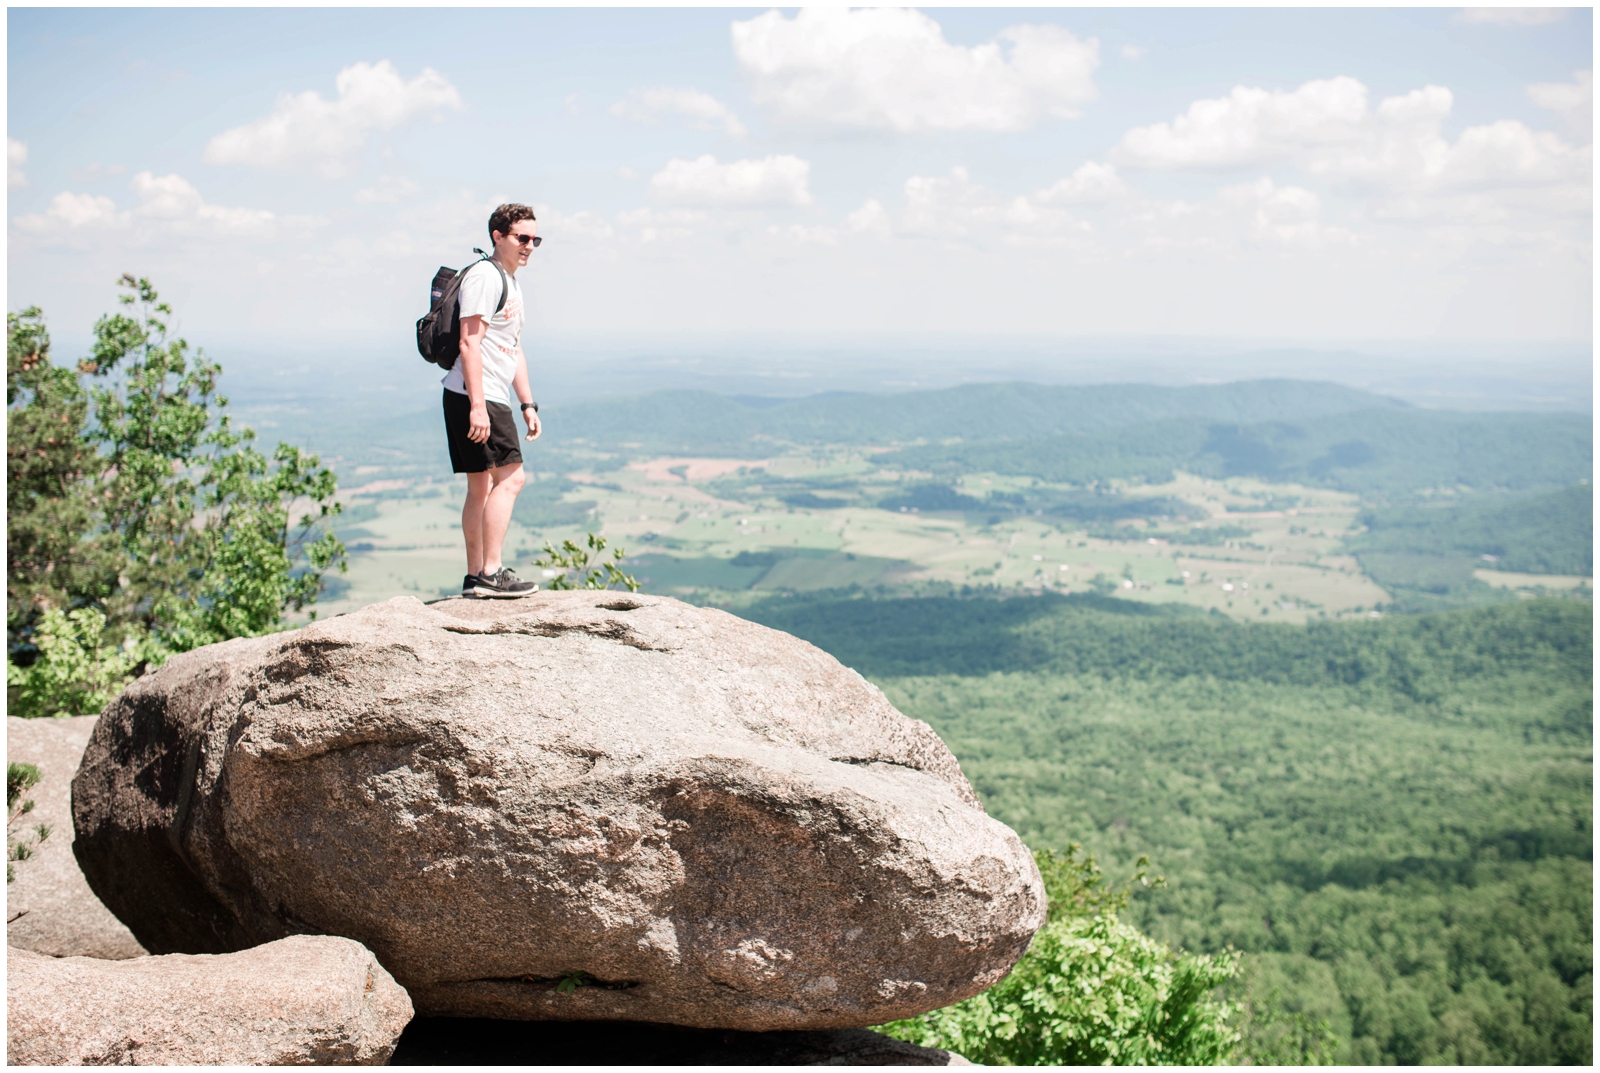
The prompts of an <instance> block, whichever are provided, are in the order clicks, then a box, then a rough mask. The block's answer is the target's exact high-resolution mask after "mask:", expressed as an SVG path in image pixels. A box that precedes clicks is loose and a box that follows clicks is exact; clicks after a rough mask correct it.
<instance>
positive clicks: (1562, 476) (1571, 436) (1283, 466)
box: [879, 407, 1594, 497]
mask: <svg viewBox="0 0 1600 1073" xmlns="http://www.w3.org/2000/svg"><path fill="white" fill-rule="evenodd" d="M879 461H880V462H882V463H883V464H884V465H898V466H904V467H906V468H908V469H917V470H926V471H929V472H932V473H934V474H936V475H940V476H946V477H955V476H959V475H961V474H965V473H1003V474H1012V475H1019V476H1031V477H1038V478H1040V479H1042V480H1046V481H1054V482H1061V483H1068V484H1085V483H1087V482H1089V481H1091V480H1108V479H1121V480H1131V481H1148V482H1151V483H1157V484H1159V483H1162V482H1164V481H1168V480H1171V479H1172V474H1173V473H1174V472H1175V471H1176V470H1180V469H1181V470H1184V471H1185V472H1188V473H1195V474H1199V475H1200V476H1204V477H1212V478H1224V477H1256V478H1259V479H1261V480H1266V481H1293V482H1297V483H1302V484H1311V485H1319V486H1322V487H1328V488H1339V489H1342V490H1344V491H1349V492H1359V493H1362V494H1370V495H1379V496H1390V497H1393V496H1399V497H1404V496H1406V495H1407V494H1409V493H1412V492H1416V491H1420V490H1422V489H1428V488H1459V489H1472V490H1475V491H1480V492H1487V491H1529V490H1535V489H1543V488H1559V487H1564V486H1567V485H1574V484H1576V483H1577V482H1579V481H1580V480H1587V479H1590V478H1591V477H1592V474H1593V469H1594V433H1593V425H1592V423H1591V421H1590V418H1589V416H1588V415H1587V414H1529V413H1505V414H1496V413H1488V414H1483V413H1473V414H1462V413H1450V412H1448V411H1442V410H1420V409H1412V408H1394V407H1389V408H1373V409H1358V410H1352V411H1349V412H1345V413H1333V414H1327V415H1318V416H1314V417H1309V418H1304V419H1301V420H1298V421H1294V420H1288V419H1279V420H1269V421H1257V422H1251V423H1248V424H1236V423H1232V422H1221V421H1207V420H1203V419H1197V418H1168V419H1166V420H1161V421H1151V422H1146V423H1141V424H1133V425H1125V426H1123V427H1120V428H1115V429H1111V430H1109V431H1107V432H1104V433H1101V434H1099V435H1093V436H1089V435H1072V434H1068V435H1057V436H1043V437H1037V438H1029V439H1017V440H1010V441H992V442H986V443H959V444H948V445H944V444H926V445H922V446H915V447H907V448H903V449H901V450H898V451H893V452H889V453H887V454H883V455H880V456H879Z"/></svg>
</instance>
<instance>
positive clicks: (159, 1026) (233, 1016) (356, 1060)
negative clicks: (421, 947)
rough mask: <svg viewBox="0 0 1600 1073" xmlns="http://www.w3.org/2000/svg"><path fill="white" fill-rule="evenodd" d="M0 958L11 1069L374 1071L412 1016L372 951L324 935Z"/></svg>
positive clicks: (18, 954)
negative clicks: (153, 950)
mask: <svg viewBox="0 0 1600 1073" xmlns="http://www.w3.org/2000/svg"><path fill="white" fill-rule="evenodd" d="M6 955H7V956H6V1062H7V1064H8V1065H14V1066H16V1065H24V1066H62V1065H67V1066H103V1065H135V1066H151V1065H159V1066H189V1065H241V1066H261V1065H274V1066H309V1065H368V1066H373V1065H383V1064H385V1063H386V1062H388V1060H389V1056H390V1055H391V1054H393V1053H394V1048H395V1043H396V1042H397V1041H398V1040H399V1038H400V1033H401V1031H402V1030H403V1029H404V1028H405V1027H406V1023H407V1022H408V1021H410V1020H411V1001H410V1000H409V999H408V998H407V997H406V993H405V991H404V990H403V989H402V988H401V987H400V985H399V984H397V983H395V982H394V979H393V978H392V977H390V975H389V974H388V973H387V972H385V971H384V969H383V966H382V965H380V964H378V961H377V959H376V958H374V957H373V956H372V952H371V951H369V950H367V949H366V948H364V947H363V946H362V945H361V944H360V943H358V942H353V941H351V940H349V939H337V938H334V937H333V936H329V935H296V936H292V937H290V938H288V939H280V940H278V941H277V942H275V943H268V944H266V945H265V946H258V947H256V948H255V949H253V950H245V951H241V952H240V953H237V954H197V955H190V954H168V955H166V956H165V957H139V958H132V959H129V960H125V961H103V960H100V959H98V958H86V957H69V958H52V957H46V956H45V955H43V954H36V953H33V952H32V951H29V950H18V949H14V948H13V949H11V950H8V951H7V952H6Z"/></svg>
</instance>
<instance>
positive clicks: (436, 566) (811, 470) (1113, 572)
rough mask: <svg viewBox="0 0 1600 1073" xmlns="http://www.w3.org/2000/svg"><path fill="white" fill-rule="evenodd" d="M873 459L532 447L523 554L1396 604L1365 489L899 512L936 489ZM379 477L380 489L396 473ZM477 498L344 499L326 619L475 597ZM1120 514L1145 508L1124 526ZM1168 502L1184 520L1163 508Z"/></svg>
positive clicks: (913, 589) (1258, 615)
mask: <svg viewBox="0 0 1600 1073" xmlns="http://www.w3.org/2000/svg"><path fill="white" fill-rule="evenodd" d="M876 453H878V452H874V451H872V450H870V449H869V450H862V449H850V448H836V449H812V450H804V451H794V452H791V453H788V454H777V455H774V456H772V457H768V458H761V459H749V460H730V459H722V458H718V459H710V458H692V457H683V456H667V457H662V458H654V459H644V460H636V461H634V462H631V463H629V464H627V465H625V466H622V467H621V468H617V469H611V470H606V471H601V472H595V471H594V470H593V469H583V468H574V469H570V470H568V471H567V472H553V471H545V472H533V467H534V466H536V465H537V464H538V458H539V456H538V455H537V454H536V453H532V452H530V466H529V468H530V472H533V480H532V481H531V482H530V484H529V486H528V487H527V488H526V489H524V491H523V493H522V496H521V497H520V499H519V512H518V513H519V516H521V518H519V519H517V520H514V521H513V523H512V529H511V534H510V536H509V538H508V540H507V549H508V552H507V560H508V562H510V563H512V564H513V565H514V566H515V567H518V568H520V570H521V572H522V573H523V574H524V576H527V577H530V578H533V579H537V578H538V577H539V571H538V569H537V568H536V567H533V566H532V565H531V564H532V560H533V559H534V558H535V557H536V556H537V554H538V552H539V549H540V548H541V547H542V546H543V544H544V542H545V541H546V540H551V541H555V542H558V543H559V541H561V540H562V539H568V538H579V537H581V536H582V535H583V534H584V533H585V532H587V531H590V530H593V531H595V532H599V533H601V534H603V535H605V536H606V537H607V538H608V539H609V540H611V541H612V542H613V543H616V544H621V545H622V546H623V547H624V548H626V549H627V553H628V562H629V563H630V564H631V566H630V569H631V570H632V572H633V573H634V574H635V576H636V577H638V579H639V580H640V582H641V584H642V586H643V587H644V589H645V591H650V592H659V593H663V594H666V595H674V596H679V597H683V598H687V599H690V600H693V601H695V602H702V603H703V602H727V601H730V600H732V601H737V600H739V599H742V598H748V597H749V596H750V595H753V594H770V593H774V592H811V591H817V590H826V589H848V588H850V587H851V586H857V587H859V588H861V589H865V590H871V591H874V592H882V593H907V594H909V593H927V592H952V591H953V592H960V591H963V590H965V591H967V592H969V593H971V592H974V591H985V592H1044V591H1051V592H1058V593H1073V592H1090V591H1101V592H1105V593H1108V594H1110V595H1112V596H1115V597H1117V598H1120V599H1127V600H1135V601H1141V602H1152V603H1173V602H1176V603H1182V604H1186V605H1189V606H1193V607H1197V608H1200V609H1202V610H1207V611H1211V610H1214V611H1216V612H1217V613H1219V614H1223V615H1227V616H1229V617H1232V618H1237V619H1249V620H1261V619H1268V620H1270V621H1281V622H1304V621H1307V620H1308V619H1313V618H1328V617H1342V616H1350V615H1359V614H1367V613H1370V609H1371V608H1372V607H1374V606H1375V605H1378V604H1381V603H1383V602H1384V601H1385V600H1386V598H1387V595H1386V593H1385V592H1384V590H1383V589H1382V588H1380V587H1379V586H1378V585H1376V584H1375V583H1374V582H1373V581H1372V580H1371V579H1370V578H1368V577H1367V576H1365V575H1364V574H1363V573H1362V572H1361V569H1360V566H1359V564H1358V563H1357V562H1356V560H1355V559H1353V558H1352V557H1350V556H1349V555H1347V554H1345V553H1344V551H1343V547H1342V539H1343V537H1344V536H1345V534H1346V533H1348V532H1349V531H1351V528H1352V526H1353V525H1354V523H1355V519H1356V516H1357V514H1358V511H1359V509H1360V508H1359V504H1358V502H1357V500H1356V497H1355V496H1353V495H1350V494H1348V493H1341V492H1334V491H1328V490H1325V489H1310V488H1305V487H1302V486H1299V485H1293V484H1272V483H1268V482H1263V481H1260V480H1258V479H1255V478H1229V479H1225V480H1213V479H1205V478H1200V477H1194V476H1191V475H1187V474H1181V473H1180V474H1177V475H1176V477H1175V479H1174V480H1172V481H1169V482H1166V483H1163V484H1157V485H1149V484H1128V483H1123V482H1116V483H1115V484H1114V485H1113V486H1112V487H1110V488H1108V489H1105V490H1104V492H1105V493H1106V494H1102V495H1101V496H1100V497H1099V499H1100V500H1101V501H1104V524H1101V523H1082V522H1078V521H1075V520H1072V519H1067V518H1062V517H1057V516H1050V515H1046V514H1044V513H1043V511H1042V509H1041V510H1039V511H1038V512H1037V513H1034V514H1028V513H1026V512H1016V513H1006V514H996V513H992V512H988V511H985V510H971V509H966V510H938V509H932V510H924V509H921V508H919V507H915V506H912V507H903V508H901V509H893V508H890V509H886V508H885V507H882V506H877V505H872V504H875V503H877V502H880V501H882V500H883V499H885V498H887V499H889V500H890V501H891V502H893V500H894V497H895V494H896V492H897V490H900V489H903V488H913V489H915V488H918V487H922V486H923V485H924V484H925V481H926V475H925V474H918V473H916V472H914V471H910V472H907V471H897V470H885V469H883V468H881V467H878V466H876V465H875V464H874V461H873V458H874V455H875V454H876ZM362 469H364V470H366V471H367V472H366V473H362V474H360V476H363V477H371V476H373V475H374V474H375V473H377V472H380V471H381V467H376V466H373V467H362ZM953 487H954V488H955V489H956V491H957V492H958V494H960V495H963V496H967V497H968V498H971V499H973V500H974V501H977V498H978V497H983V496H988V495H991V494H993V493H996V492H998V493H1000V494H1001V495H1008V494H1020V493H1022V492H1026V493H1028V494H1029V495H1032V496H1041V495H1042V496H1051V495H1054V496H1057V497H1065V496H1069V495H1071V494H1072V492H1073V489H1071V488H1070V487H1068V486H1063V485H1052V484H1048V483H1046V482H1042V481H1038V480H1034V479H1029V478H1017V477H1002V476H1000V475H997V474H989V475H983V474H975V475H971V476H967V477H964V478H962V479H961V480H960V481H959V482H957V483H956V484H955V485H954V486H953ZM797 488H803V489H805V490H804V491H799V492H797V491H795V489H797ZM464 490H465V482H464V480H462V479H459V478H456V479H439V480H432V481H420V480H419V481H410V480H407V479H404V478H400V479H387V480H383V479H380V480H376V481H372V480H369V481H367V482H366V483H364V484H358V485H357V486H356V487H355V488H354V489H352V490H351V491H350V492H349V493H346V495H345V496H344V501H345V504H346V513H345V515H344V516H343V517H341V519H340V523H341V524H340V528H339V533H340V535H341V537H342V538H343V539H344V541H345V543H346V545H347V546H348V548H349V549H350V571H349V573H348V574H347V575H345V576H344V577H343V578H340V579H337V580H335V581H334V582H333V584H332V585H331V586H330V590H329V592H328V594H327V595H326V596H325V597H324V598H323V600H322V601H321V603H320V612H319V613H320V614H321V615H323V616H326V615H330V614H338V613H341V612H343V611H348V610H353V609H355V608H357V607H360V606H363V605H365V604H367V603H371V602H373V601H374V600H379V599H386V598H388V597H389V596H392V595H396V594H398V593H402V592H409V593H412V594H415V595H417V596H419V597H422V598H424V599H431V598H433V597H435V596H439V595H443V594H446V593H450V592H454V591H458V587H459V585H460V578H461V573H462V570H463V564H462V555H461V551H460V522H459V515H460V509H461V497H462V495H463V494H464ZM797 500H798V501H799V503H801V504H804V505H795V503H796V501H797ZM1122 502H1126V503H1127V504H1129V511H1130V513H1129V515H1128V516H1125V517H1124V516H1119V511H1118V504H1119V503H1122ZM834 503H837V504H838V505H837V506H834V505H832V504H834ZM1288 503H1292V504H1294V505H1293V506H1284V505H1283V504H1288ZM824 504H825V505H824ZM1151 504H1156V505H1157V509H1159V510H1161V511H1164V512H1168V511H1182V512H1183V513H1184V516H1185V517H1186V519H1187V520H1182V521H1179V520H1175V518H1174V517H1173V515H1171V514H1169V513H1163V514H1158V515H1155V516H1150V515H1151V511H1152V507H1151ZM1274 507H1276V509H1271V508H1274ZM1141 515H1142V516H1141ZM541 516H543V517H545V518H549V517H552V516H554V517H557V518H561V517H565V518H566V519H567V520H558V521H555V522H554V523H551V522H549V521H544V522H541V521H540V520H539V519H540V517H541ZM529 518H532V519H533V521H534V524H529V523H528V520H527V519H529ZM1107 525H1109V526H1110V527H1111V529H1112V533H1111V534H1110V535H1108V534H1107V533H1106V532H1105V529H1106V526H1107ZM1147 532H1148V533H1150V534H1152V535H1149V536H1145V535H1144V534H1145V533H1147ZM1174 539H1178V540H1183V541H1191V540H1193V541H1201V542H1200V543H1174Z"/></svg>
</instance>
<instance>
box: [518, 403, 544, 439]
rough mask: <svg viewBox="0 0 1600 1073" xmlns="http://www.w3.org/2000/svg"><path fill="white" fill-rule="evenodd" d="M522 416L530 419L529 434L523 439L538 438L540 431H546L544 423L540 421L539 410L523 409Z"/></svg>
mask: <svg viewBox="0 0 1600 1073" xmlns="http://www.w3.org/2000/svg"><path fill="white" fill-rule="evenodd" d="M522 416H523V417H526V418H527V419H528V434H527V435H526V436H524V437H523V439H525V440H536V439H538V438H539V433H541V432H543V431H544V425H543V424H542V423H540V421H539V412H538V411H537V410H524V411H522Z"/></svg>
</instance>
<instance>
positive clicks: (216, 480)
mask: <svg viewBox="0 0 1600 1073" xmlns="http://www.w3.org/2000/svg"><path fill="white" fill-rule="evenodd" d="M120 282H121V285H122V286H123V287H125V288H126V289H127V290H128V292H129V293H127V294H124V295H122V296H120V300H121V301H122V303H123V304H124V305H125V306H128V307H130V309H129V312H127V313H117V314H115V315H112V316H108V317H102V318H101V319H100V320H99V322H97V323H96V324H95V329H94V331H95V343H94V348H93V350H92V352H91V357H90V358H89V359H88V360H86V361H85V362H84V363H83V365H82V367H81V368H82V371H84V372H85V373H88V374H90V375H92V376H94V377H96V378H97V379H98V380H100V381H101V382H102V383H103V385H104V386H96V387H94V388H92V389H91V390H90V396H91V399H92V401H93V404H94V409H95V419H96V420H95V426H94V428H93V429H92V430H91V432H90V434H89V438H90V440H91V442H93V443H95V444H96V445H98V446H99V448H100V449H101V452H102V454H103V455H104V457H105V458H106V460H107V462H108V463H109V470H108V472H109V473H110V474H111V476H110V479H109V481H108V482H106V486H105V491H104V495H103V501H104V507H103V519H104V524H105V526H106V528H107V529H108V530H109V531H110V532H111V533H112V534H114V536H115V537H116V539H117V541H118V543H119V545H120V550H121V552H122V563H123V568H124V573H123V574H122V581H121V585H120V586H119V591H118V593H117V598H116V599H115V600H113V601H112V602H111V608H110V611H111V614H110V617H111V619H112V622H113V625H118V624H121V623H134V624H137V625H138V626H139V627H140V628H142V629H143V630H144V631H145V632H147V633H148V634H150V635H151V636H152V637H154V638H156V639H157V640H158V641H159V643H160V644H161V645H162V646H164V647H165V648H167V649H170V650H173V651H185V650H187V649H190V648H195V647H198V646H199V645H203V644H210V643H212V642H214V641H220V640H224V639H226V638H229V637H245V636H252V635H255V634H260V633H264V632H267V631H269V630H271V629H274V628H276V627H277V626H278V624H279V622H280V621H281V618H282V615H283V613H284V612H285V611H291V610H292V611H300V610H302V609H304V608H305V607H306V606H307V605H308V604H311V603H313V602H314V601H315V600H316V595H317V590H318V588H319V586H320V582H321V577H322V574H323V573H324V572H325V571H327V570H328V569H330V568H331V567H334V566H337V567H338V568H339V570H340V571H341V572H342V571H343V570H344V569H346V564H345V555H344V545H343V544H341V543H340V542H339V540H338V538H337V537H335V536H334V535H333V534H332V533H331V532H322V531H321V529H322V526H321V524H320V523H322V522H324V521H325V520H326V519H327V518H328V517H329V516H330V515H333V514H337V513H338V512H339V510H340V507H339V504H338V502H337V501H336V500H335V499H334V492H335V490H336V484H335V478H334V475H333V473H332V471H330V470H327V469H325V468H323V467H322V466H321V465H320V463H319V460H318V459H317V457H316V456H315V455H307V454H306V453H304V452H303V451H301V450H300V448H298V447H295V446H292V445H290V444H280V445H279V446H278V449H277V451H276V452H275V454H274V456H273V458H272V460H271V461H269V460H268V459H267V458H266V457H265V456H263V455H262V454H261V453H260V452H259V451H257V450H256V449H255V447H254V446H253V444H254V442H255V438H256V437H255V433H254V432H253V431H252V430H250V429H248V428H247V429H243V430H241V431H235V430H234V428H233V426H232V421H231V418H230V417H229V416H228V414H227V413H226V412H225V410H226V407H227V405H228V400H227V399H226V398H224V397H223V396H220V395H218V394H216V382H217V376H218V375H219V374H220V373H221V371H222V370H221V367H220V366H218V365H216V364H215V363H213V362H210V361H208V360H206V357H205V355H204V353H203V352H199V351H196V352H195V353H194V354H193V355H191V354H190V353H189V345H188V343H187V342H186V341H185V340H183V339H170V338H169V337H168V334H167V324H166V321H165V320H164V319H163V318H164V317H166V316H170V314H171V312H172V308H171V307H170V306H169V305H167V304H166V303H165V302H162V301H161V300H160V298H159V296H158V295H157V293H156V291H155V288H154V287H152V286H151V284H150V281H149V280H147V279H134V278H133V277H132V276H126V275H125V276H123V277H122V279H121V281H120ZM113 372H118V373H119V376H118V378H117V379H115V380H113V379H111V376H110V374H112V373H113ZM297 504H300V505H301V509H300V510H299V512H298V513H295V509H294V508H295V507H296V505H297ZM300 560H303V565H302V563H301V561H300Z"/></svg>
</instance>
